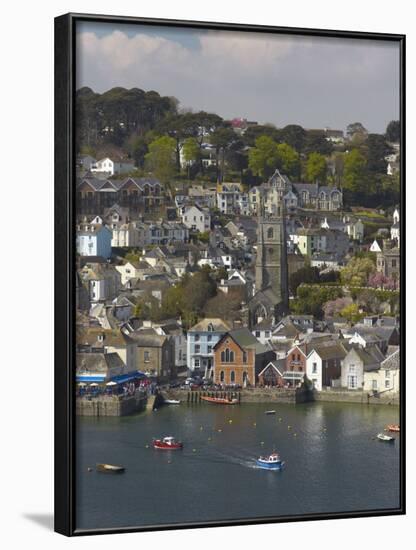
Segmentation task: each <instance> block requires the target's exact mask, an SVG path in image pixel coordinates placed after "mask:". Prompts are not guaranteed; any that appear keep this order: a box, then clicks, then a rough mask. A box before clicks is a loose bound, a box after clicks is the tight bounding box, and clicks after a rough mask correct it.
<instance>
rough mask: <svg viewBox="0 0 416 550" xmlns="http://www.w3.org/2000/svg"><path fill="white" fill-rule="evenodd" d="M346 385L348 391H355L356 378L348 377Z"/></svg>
mask: <svg viewBox="0 0 416 550" xmlns="http://www.w3.org/2000/svg"><path fill="white" fill-rule="evenodd" d="M347 385H348V389H349V390H355V389H356V388H357V377H356V376H348V377H347Z"/></svg>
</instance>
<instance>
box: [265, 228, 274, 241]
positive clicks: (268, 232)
mask: <svg viewBox="0 0 416 550" xmlns="http://www.w3.org/2000/svg"><path fill="white" fill-rule="evenodd" d="M273 235H274V233H273V227H269V229H268V230H267V238H268V239H273Z"/></svg>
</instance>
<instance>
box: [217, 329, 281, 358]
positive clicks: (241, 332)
mask: <svg viewBox="0 0 416 550" xmlns="http://www.w3.org/2000/svg"><path fill="white" fill-rule="evenodd" d="M227 337H230V338H232V339H233V340H234V342H235V343H236V344H237V345H238V346H240V348H243V349H254V350H255V353H256V354H257V353H265V352H267V351H270V348H269V347H267V346H265V345H263V344H260V342H259V341H258V340H257V338H256V337H255V336H253V334H252V333H251V332H250V331H249V329H248V328H247V327H243V328H238V329H234V330H230V331H229V332H227V333H226V334H224V336H223V337H222V338H221V339H220V340H219V341H218V342H217V343H216V344H215V346H214V349H215V348H217V347H218V346H219V345H220V344H221V342H223V341H224V339H225V338H227Z"/></svg>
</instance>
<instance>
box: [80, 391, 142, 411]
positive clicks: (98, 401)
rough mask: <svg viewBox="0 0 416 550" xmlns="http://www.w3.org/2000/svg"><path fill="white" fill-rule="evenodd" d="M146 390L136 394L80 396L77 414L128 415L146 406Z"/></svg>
mask: <svg viewBox="0 0 416 550" xmlns="http://www.w3.org/2000/svg"><path fill="white" fill-rule="evenodd" d="M146 402H147V396H146V393H145V392H142V391H136V392H135V393H134V395H101V394H100V395H97V396H91V395H90V396H82V397H81V396H78V397H77V398H76V414H77V415H78V416H127V415H129V414H134V413H137V412H140V411H143V410H144V409H145V408H146Z"/></svg>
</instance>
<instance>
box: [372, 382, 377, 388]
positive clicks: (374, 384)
mask: <svg viewBox="0 0 416 550" xmlns="http://www.w3.org/2000/svg"><path fill="white" fill-rule="evenodd" d="M371 387H372V389H373V390H376V389H377V380H373V381H372V382H371Z"/></svg>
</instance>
